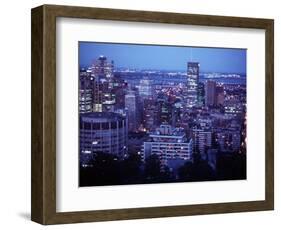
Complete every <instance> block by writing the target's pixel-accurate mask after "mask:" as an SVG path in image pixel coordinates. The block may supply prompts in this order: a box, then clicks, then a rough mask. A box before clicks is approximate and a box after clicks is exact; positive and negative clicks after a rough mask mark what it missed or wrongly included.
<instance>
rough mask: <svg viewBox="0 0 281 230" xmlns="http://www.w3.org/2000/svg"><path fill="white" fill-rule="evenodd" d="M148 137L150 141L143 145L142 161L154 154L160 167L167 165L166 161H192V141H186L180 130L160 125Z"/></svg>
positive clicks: (183, 133)
mask: <svg viewBox="0 0 281 230" xmlns="http://www.w3.org/2000/svg"><path fill="white" fill-rule="evenodd" d="M149 136H150V138H151V141H148V142H144V144H143V149H142V153H143V157H144V159H145V158H147V157H149V156H150V155H153V154H156V155H158V156H159V159H160V161H161V164H162V166H165V165H167V164H168V161H169V160H173V159H174V160H177V159H180V160H183V161H186V160H191V159H192V139H190V140H188V139H187V138H186V135H185V132H184V131H183V130H182V129H179V128H172V127H171V126H170V125H161V126H160V127H159V128H158V129H156V131H155V132H153V133H151V134H150V135H149Z"/></svg>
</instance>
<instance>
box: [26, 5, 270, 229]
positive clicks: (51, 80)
mask: <svg viewBox="0 0 281 230" xmlns="http://www.w3.org/2000/svg"><path fill="white" fill-rule="evenodd" d="M58 17H66V18H81V19H96V20H117V21H129V22H147V23H164V24H181V25H194V26H210V27H234V28H253V29H263V30H265V49H266V50H265V76H266V78H265V79H266V82H265V86H264V87H265V92H266V98H265V110H266V112H265V143H266V144H265V200H262V201H247V202H245V201H241V202H229V203H214V204H195V205H178V206H163V207H144V208H129V209H111V210H97V211H77V212H57V211H56V19H57V18H58ZM31 53H32V158H31V161H32V170H31V171H32V178H31V180H32V189H31V192H32V194H31V195H32V199H31V202H32V205H31V219H32V220H33V221H35V222H38V223H41V224H64V223H77V222H92V221H110V220H124V219H139V218H156V217H171V216H186V215H201V214H215V213H230V212H245V211H259V210H273V208H274V72H273V71H274V21H273V20H271V19H258V18H241V17H225V16H209V15H193V14H180V13H164V12H148V11H131V10H117V9H104V8H89V7H74V6H57V5H43V6H39V7H37V8H34V9H32V50H31Z"/></svg>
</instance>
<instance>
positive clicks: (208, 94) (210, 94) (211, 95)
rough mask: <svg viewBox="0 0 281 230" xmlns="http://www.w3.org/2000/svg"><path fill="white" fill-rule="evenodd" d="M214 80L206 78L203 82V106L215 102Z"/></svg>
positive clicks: (211, 104)
mask: <svg viewBox="0 0 281 230" xmlns="http://www.w3.org/2000/svg"><path fill="white" fill-rule="evenodd" d="M216 87H217V86H216V82H215V81H211V80H208V81H207V82H206V83H205V106H215V105H216V104H217V93H216Z"/></svg>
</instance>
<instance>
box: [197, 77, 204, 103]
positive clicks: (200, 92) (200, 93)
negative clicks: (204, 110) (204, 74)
mask: <svg viewBox="0 0 281 230" xmlns="http://www.w3.org/2000/svg"><path fill="white" fill-rule="evenodd" d="M198 105H199V106H204V105H205V84H204V83H203V82H199V83H198Z"/></svg>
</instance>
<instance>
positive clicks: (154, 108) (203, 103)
mask: <svg viewBox="0 0 281 230" xmlns="http://www.w3.org/2000/svg"><path fill="white" fill-rule="evenodd" d="M191 52H192V54H191ZM246 54H247V50H242V49H239V50H238V49H225V48H224V49H221V48H194V47H192V48H191V47H172V46H154V45H153V46H151V45H149V46H148V45H131V44H130V45H128V44H123V45H120V44H111V43H103V44H101V43H89V42H86V43H83V42H80V43H79V63H80V67H79V75H78V78H79V95H78V100H79V186H80V187H85V186H105V185H129V184H151V183H175V182H194V181H217V180H245V179H247V174H246V155H247V142H246V136H247V132H246V130H247V120H246V117H247V116H246V114H247V101H246V99H247V85H246V84H247V81H246V78H247V76H246ZM191 56H192V57H191ZM179 67H180V68H179ZM173 69H174V70H173ZM175 69H181V70H180V71H179V70H175ZM207 69H208V71H207ZM241 72H243V73H241Z"/></svg>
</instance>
